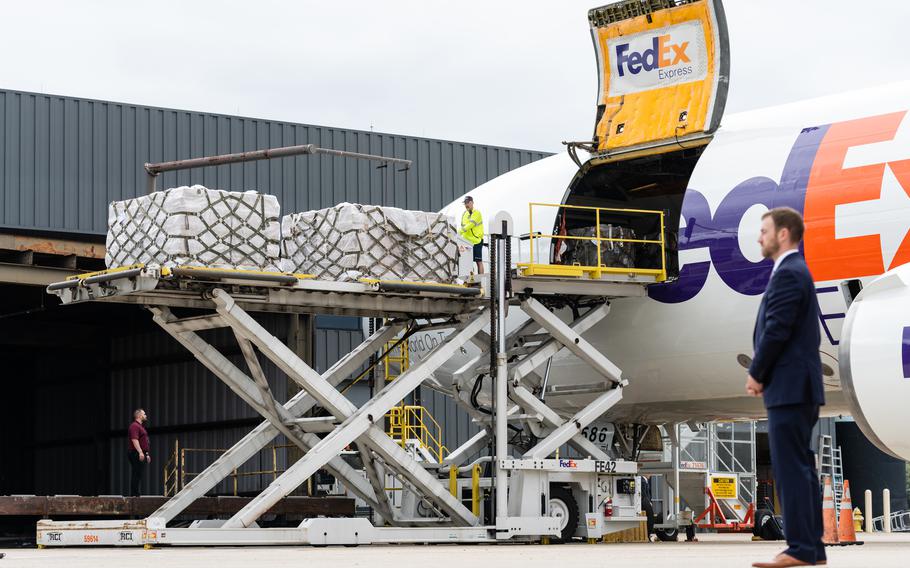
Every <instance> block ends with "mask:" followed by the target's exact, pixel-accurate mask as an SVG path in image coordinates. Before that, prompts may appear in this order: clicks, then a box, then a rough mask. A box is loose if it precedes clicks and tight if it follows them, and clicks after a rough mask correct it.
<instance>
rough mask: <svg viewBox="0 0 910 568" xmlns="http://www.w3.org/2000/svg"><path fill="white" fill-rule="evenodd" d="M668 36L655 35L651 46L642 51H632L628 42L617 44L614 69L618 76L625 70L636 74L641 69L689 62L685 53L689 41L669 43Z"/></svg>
mask: <svg viewBox="0 0 910 568" xmlns="http://www.w3.org/2000/svg"><path fill="white" fill-rule="evenodd" d="M670 37H671V36H670V35H669V34H667V35H662V36H656V37H655V38H654V40H653V41H652V44H651V48H650V49H646V50H644V51H643V52H640V51H632V50H631V48H630V47H629V44H628V43H621V44H619V45H617V46H616V71H617V72H618V73H619V76H620V77H623V76H625V72H626V71H627V70H628V71H629V73H632V74H633V75H637V74H638V73H640V72H642V71H653V70H655V69H662V68H664V67H669V66H671V65H677V64H679V63H691V60H690V59H689V57H688V56H687V55H686V49H688V47H689V42H687V41H684V42H682V43H679V44H676V43H670V41H671V40H670ZM671 52H672V56H671ZM680 71H682V72H685V71H686V69H685V68H684V69H682V70H680Z"/></svg>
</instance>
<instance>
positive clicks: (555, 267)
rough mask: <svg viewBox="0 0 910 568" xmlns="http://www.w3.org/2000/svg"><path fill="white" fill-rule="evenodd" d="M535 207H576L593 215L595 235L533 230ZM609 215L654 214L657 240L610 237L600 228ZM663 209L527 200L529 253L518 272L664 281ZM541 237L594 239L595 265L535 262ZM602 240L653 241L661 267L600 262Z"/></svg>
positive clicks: (574, 208) (536, 274)
mask: <svg viewBox="0 0 910 568" xmlns="http://www.w3.org/2000/svg"><path fill="white" fill-rule="evenodd" d="M535 207H538V208H540V207H556V208H558V209H561V210H563V213H562V214H563V215H565V214H566V210H579V211H584V212H588V213H589V214H593V216H594V219H593V221H594V235H593V236H575V235H553V234H545V233H541V232H536V231H535V230H534V208H535ZM602 213H605V214H609V215H610V216H614V217H615V216H616V214H620V215H624V216H629V217H632V216H636V215H642V216H652V215H653V216H654V217H657V220H658V221H659V222H660V239H630V238H624V237H610V236H606V237H605V236H603V235H602V234H601V231H600V220H601V214H602ZM664 220H665V219H664V212H663V211H653V210H649V209H619V208H613V207H588V206H583V205H560V204H555V203H529V204H528V232H529V240H530V254H529V262H524V263H522V262H519V263H518V265H517V266H518V269H519V271H521V274H522V275H524V276H558V277H574V278H581V277H588V278H594V279H601V278H603V276H604V275H605V274H623V275H629V276H652V277H653V278H654V281H655V282H663V281H665V280H666V279H667V260H666V235H665V224H664ZM540 239H555V240H566V241H569V240H578V241H589V242H590V241H594V242H595V244H596V246H597V264H596V266H595V265H581V264H551V263H549V262H546V263H544V262H540V259H539V258H538V259H537V262H535V258H534V250H535V240H540ZM604 242H614V243H637V244H646V245H647V244H653V245H660V267H659V268H653V267H652V268H637V267H629V266H608V265H606V264H605V263H604V262H603V258H602V251H601V248H602V243H604Z"/></svg>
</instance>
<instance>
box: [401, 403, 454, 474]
mask: <svg viewBox="0 0 910 568" xmlns="http://www.w3.org/2000/svg"><path fill="white" fill-rule="evenodd" d="M388 418H389V431H388V434H389V437H390V438H392V439H393V440H395V441H397V442H398V444H399V445H400V446H402V447H405V446H406V445H407V443H408V440H416V441H417V443H418V444H419V445H420V447H421V448H423V449H425V450H427V452H429V453H430V455H432V456H433V457H434V458H435V459H436V460H437V462H442V460H443V459H444V458H445V456H446V454H448V452H449V450H448V448H446V447H445V445H443V443H442V426H440V425H439V423H438V422H436V419H435V418H433V416H432V415H431V414H430V413H429V411H428V410H427V409H426V408H425V407H423V406H417V405H407V404H402V405H400V406H394V407H392V408H391V410H389V414H388Z"/></svg>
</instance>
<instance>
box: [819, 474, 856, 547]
mask: <svg viewBox="0 0 910 568" xmlns="http://www.w3.org/2000/svg"><path fill="white" fill-rule="evenodd" d="M825 527H826V528H827V525H825ZM837 538H838V540H840V542H842V543H849V542H856V532H855V531H854V530H853V503H852V501H851V500H850V482H849V481H847V480H846V479H845V480H844V496H843V498H842V499H841V500H840V520H839V522H838V531H837Z"/></svg>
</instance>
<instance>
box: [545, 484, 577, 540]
mask: <svg viewBox="0 0 910 568" xmlns="http://www.w3.org/2000/svg"><path fill="white" fill-rule="evenodd" d="M554 506H555V507H558V508H559V511H558V512H559V513H561V514H562V515H561V516H565V519H566V524H565V525H564V526H563V527H562V535H561V536H560V538H559V539H553V541H552V542H554V543H556V544H562V543H564V542H569V541H571V540H572V537H573V536H575V529H576V528H577V527H578V503H576V502H575V498H574V497H572V492H571V491H569V490H568V489H566V488H565V487H563V486H561V485H551V486H550V515H551V516H555V515H554V511H553V509H554Z"/></svg>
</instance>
